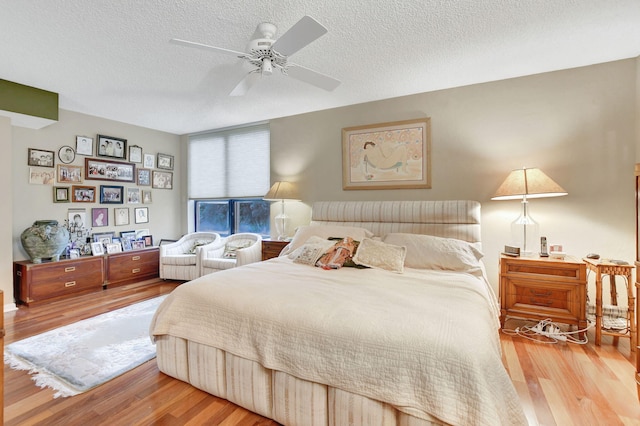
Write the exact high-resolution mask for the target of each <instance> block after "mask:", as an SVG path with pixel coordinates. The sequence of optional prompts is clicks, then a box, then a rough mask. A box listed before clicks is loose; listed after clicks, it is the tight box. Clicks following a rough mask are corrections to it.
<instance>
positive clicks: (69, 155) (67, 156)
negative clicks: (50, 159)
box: [58, 145, 76, 164]
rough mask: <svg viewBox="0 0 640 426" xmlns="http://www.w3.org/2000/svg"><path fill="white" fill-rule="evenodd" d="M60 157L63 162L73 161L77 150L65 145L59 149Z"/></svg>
mask: <svg viewBox="0 0 640 426" xmlns="http://www.w3.org/2000/svg"><path fill="white" fill-rule="evenodd" d="M58 159H59V160H60V162H61V163H63V164H69V163H73V160H75V159H76V152H75V151H74V150H73V148H71V147H70V146H69V145H65V146H63V147H62V148H60V149H59V150H58Z"/></svg>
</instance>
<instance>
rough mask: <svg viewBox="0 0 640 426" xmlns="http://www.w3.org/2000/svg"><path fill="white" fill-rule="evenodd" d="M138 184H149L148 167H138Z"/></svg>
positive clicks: (149, 174)
mask: <svg viewBox="0 0 640 426" xmlns="http://www.w3.org/2000/svg"><path fill="white" fill-rule="evenodd" d="M137 175H138V179H137V181H138V185H140V186H151V170H149V169H138V170H137Z"/></svg>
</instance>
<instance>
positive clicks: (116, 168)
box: [84, 158, 136, 182]
mask: <svg viewBox="0 0 640 426" xmlns="http://www.w3.org/2000/svg"><path fill="white" fill-rule="evenodd" d="M84 168H85V179H92V180H113V181H119V182H135V177H136V174H135V169H136V166H135V164H131V163H123V162H121V161H108V160H96V159H95V158H85V159H84Z"/></svg>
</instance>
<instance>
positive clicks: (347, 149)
mask: <svg viewBox="0 0 640 426" xmlns="http://www.w3.org/2000/svg"><path fill="white" fill-rule="evenodd" d="M408 188H422V189H424V188H431V119H430V118H429V117H426V118H420V119H416V120H406V121H395V122H391V123H381V124H371V125H366V126H358V127H346V128H343V129H342V189H345V190H350V189H408Z"/></svg>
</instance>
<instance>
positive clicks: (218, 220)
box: [195, 198, 271, 237]
mask: <svg viewBox="0 0 640 426" xmlns="http://www.w3.org/2000/svg"><path fill="white" fill-rule="evenodd" d="M270 204H271V203H269V202H268V201H264V200H263V199H261V198H257V199H255V198H254V199H239V200H237V199H232V200H197V201H196V202H195V223H196V226H195V229H196V231H206V232H217V233H219V234H220V235H221V236H223V237H226V236H228V235H231V234H237V233H238V232H252V233H255V234H260V235H262V236H263V237H268V236H269V234H270V229H269V217H270V211H271V210H270Z"/></svg>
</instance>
